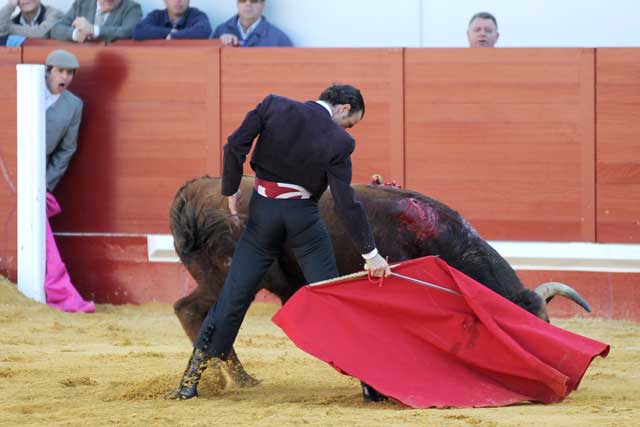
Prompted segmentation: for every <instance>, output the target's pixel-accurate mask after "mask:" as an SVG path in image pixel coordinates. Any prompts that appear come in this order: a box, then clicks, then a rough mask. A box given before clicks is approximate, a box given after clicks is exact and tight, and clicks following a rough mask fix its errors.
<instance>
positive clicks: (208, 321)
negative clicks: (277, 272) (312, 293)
mask: <svg viewBox="0 0 640 427" xmlns="http://www.w3.org/2000/svg"><path fill="white" fill-rule="evenodd" d="M364 112H365V105H364V99H363V97H362V95H361V93H360V91H359V90H358V89H356V88H354V87H353V86H349V85H332V86H330V87H329V88H327V89H326V90H325V91H324V92H322V94H320V98H319V100H318V101H308V102H298V101H294V100H291V99H288V98H284V97H281V96H276V95H268V96H267V97H266V98H264V99H263V100H262V102H260V103H259V104H258V105H257V107H256V108H255V109H254V110H252V111H250V112H249V113H248V114H247V115H246V117H245V118H244V121H243V122H242V124H241V125H240V127H239V128H238V129H237V130H236V131H235V132H233V134H231V136H229V138H228V142H227V144H226V145H225V146H224V160H223V177H222V194H223V195H224V196H228V203H229V210H230V211H231V214H233V215H237V209H238V203H239V198H240V194H239V193H238V187H239V185H240V180H241V178H242V170H243V169H242V168H243V164H244V161H245V158H246V156H247V154H248V153H249V151H250V150H251V147H252V145H253V141H254V139H255V138H256V137H257V136H259V138H258V141H257V143H256V145H255V149H254V152H253V156H252V158H251V167H252V168H253V170H254V171H255V173H256V179H255V186H254V191H253V193H252V195H251V199H250V202H249V217H248V222H247V226H246V229H245V231H244V232H243V234H242V236H241V237H240V240H239V242H238V245H237V247H236V250H235V253H234V255H233V259H232V262H231V267H230V269H229V273H228V275H227V278H226V281H225V284H224V287H223V289H222V292H221V294H220V296H219V298H218V300H217V303H216V304H214V305H213V306H212V307H211V308H210V309H209V312H208V314H207V317H206V318H205V320H204V322H203V323H202V327H201V328H200V332H199V335H198V337H197V339H196V341H195V344H194V347H195V348H194V350H193V353H192V355H191V358H190V360H189V363H188V365H187V369H186V370H185V372H184V375H183V378H182V380H181V381H180V384H179V386H178V388H177V389H176V390H175V391H173V392H172V393H171V394H170V395H169V396H168V397H169V398H173V399H190V398H192V397H195V396H197V386H198V382H199V381H200V378H201V376H202V373H203V372H204V371H205V369H206V368H207V365H208V363H209V361H210V360H211V359H213V358H217V359H222V360H226V359H227V357H228V355H229V352H230V351H231V348H232V345H233V342H234V340H235V339H236V336H237V334H238V330H239V329H240V325H241V323H242V321H243V319H244V316H245V314H246V312H247V310H248V308H249V305H250V304H251V302H252V301H253V298H254V296H255V294H256V292H257V288H258V285H259V283H260V281H261V280H262V278H263V277H264V275H265V274H266V273H267V271H268V270H269V268H270V267H271V265H272V263H273V262H274V260H275V259H276V258H277V257H278V256H279V254H280V253H281V251H282V250H283V248H284V246H285V244H286V245H287V246H288V247H289V248H290V249H291V250H292V251H293V253H294V254H295V256H296V259H297V261H298V264H299V265H300V267H301V269H302V271H303V273H304V276H305V279H306V280H307V281H308V282H309V283H314V282H319V281H322V280H327V279H333V278H335V277H337V276H338V269H337V267H336V261H335V257H334V253H333V247H332V244H331V239H330V237H329V234H328V233H327V230H326V228H325V225H324V223H323V221H322V218H321V217H320V212H319V209H318V200H319V199H320V197H321V196H322V194H323V193H324V191H325V190H326V189H327V186H329V188H330V189H331V193H332V194H333V198H334V200H335V204H336V210H337V213H338V214H339V215H340V217H341V218H342V220H343V223H344V225H345V228H346V229H347V230H350V232H351V238H352V239H353V242H354V243H355V244H356V245H357V247H358V248H359V250H360V253H361V254H362V256H363V258H364V260H365V262H366V265H367V267H368V269H369V270H370V272H371V274H372V275H374V276H378V277H379V276H388V275H389V274H390V269H389V265H388V264H387V262H386V261H385V259H384V258H383V257H382V256H381V255H380V254H379V253H378V251H377V249H376V245H375V242H374V239H373V236H372V233H371V230H370V227H369V223H368V220H367V217H366V213H365V211H364V209H363V207H362V205H361V204H360V202H359V201H358V200H357V199H356V197H355V193H354V191H353V189H352V188H351V153H352V152H353V150H354V149H355V141H354V139H353V138H352V137H351V135H349V133H347V132H346V131H345V129H347V128H351V127H352V126H354V125H355V124H356V123H358V122H359V121H360V120H361V119H362V117H363V115H364ZM362 387H363V396H364V399H365V400H366V401H370V400H381V399H383V398H384V397H383V396H381V395H380V394H379V393H378V392H377V391H376V390H375V389H373V388H372V387H370V386H368V385H366V384H364V383H363V384H362Z"/></svg>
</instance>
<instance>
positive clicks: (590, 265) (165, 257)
mask: <svg viewBox="0 0 640 427" xmlns="http://www.w3.org/2000/svg"><path fill="white" fill-rule="evenodd" d="M489 243H491V245H492V246H493V247H494V248H495V249H496V250H497V251H498V252H499V253H500V254H501V255H502V256H503V257H505V258H506V259H507V261H509V263H510V264H511V266H512V267H513V268H514V269H515V270H553V271H596V272H611V273H640V245H627V244H602V243H582V242H568V243H564V242H562V243H558V242H511V241H491V242H489ZM147 249H148V255H149V262H179V259H178V256H177V255H176V253H175V251H174V249H173V238H172V236H171V235H168V234H151V235H147Z"/></svg>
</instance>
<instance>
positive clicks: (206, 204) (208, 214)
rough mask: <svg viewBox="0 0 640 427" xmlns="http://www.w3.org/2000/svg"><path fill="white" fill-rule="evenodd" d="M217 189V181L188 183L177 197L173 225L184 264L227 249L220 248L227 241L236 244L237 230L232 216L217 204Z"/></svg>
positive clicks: (171, 211)
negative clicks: (235, 235) (215, 249)
mask: <svg viewBox="0 0 640 427" xmlns="http://www.w3.org/2000/svg"><path fill="white" fill-rule="evenodd" d="M214 187H215V186H214V180H213V178H210V177H202V178H197V179H194V180H191V181H188V182H187V183H185V184H184V185H183V186H182V187H181V188H180V189H179V190H178V191H177V193H176V195H175V197H174V200H173V204H172V205H171V210H170V212H169V221H170V227H171V234H172V235H173V243H174V247H175V250H176V253H177V254H178V257H180V260H181V261H182V262H183V263H184V262H186V261H188V260H189V259H191V258H192V257H194V256H195V255H197V254H199V253H201V252H202V251H203V250H211V249H212V248H214V247H224V246H226V245H220V243H222V242H223V241H224V240H228V241H229V242H230V243H231V242H233V241H234V234H236V231H237V227H235V225H234V222H233V221H232V219H231V215H230V214H229V212H228V211H227V210H226V209H222V208H221V207H220V206H219V203H216V200H215V198H214V197H213V195H214V194H215V192H214ZM213 242H217V243H218V244H217V245H212V243H213ZM212 255H213V254H212Z"/></svg>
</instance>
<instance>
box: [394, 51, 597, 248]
mask: <svg viewBox="0 0 640 427" xmlns="http://www.w3.org/2000/svg"><path fill="white" fill-rule="evenodd" d="M593 56H594V51H593V49H489V50H485V49H480V50H476V49H407V51H406V53H405V58H406V59H405V76H406V77H405V93H406V95H405V105H406V108H405V123H406V147H405V151H406V158H407V162H406V176H407V186H408V187H409V188H412V189H416V190H419V191H422V192H424V193H426V194H430V195H432V196H435V197H437V198H439V199H440V200H443V201H444V202H446V203H447V204H449V205H451V206H453V207H455V208H457V209H458V210H460V212H461V213H462V214H463V215H465V216H466V217H467V218H468V219H469V220H470V222H471V223H472V224H473V225H474V226H475V227H476V228H477V229H478V230H479V231H480V233H481V234H483V235H484V236H485V237H487V238H491V239H503V240H543V241H544V240H549V241H562V240H569V241H593V240H595V227H594V209H595V200H594V192H595V187H594V186H595V180H594V168H593V164H594V94H593V81H594V74H593Z"/></svg>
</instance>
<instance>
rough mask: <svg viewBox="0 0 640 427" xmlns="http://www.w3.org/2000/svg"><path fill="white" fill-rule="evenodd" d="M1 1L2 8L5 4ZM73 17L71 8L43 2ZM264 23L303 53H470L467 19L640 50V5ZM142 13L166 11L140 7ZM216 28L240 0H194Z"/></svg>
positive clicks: (462, 9)
mask: <svg viewBox="0 0 640 427" xmlns="http://www.w3.org/2000/svg"><path fill="white" fill-rule="evenodd" d="M0 1H2V0H0ZM43 1H44V2H45V4H47V3H48V4H51V5H54V6H56V7H58V8H59V9H61V10H63V11H65V12H66V11H67V9H69V7H70V5H71V0H43ZM266 1H267V5H266V9H265V15H266V16H267V18H268V19H269V20H271V22H273V23H274V24H276V25H277V26H279V27H280V28H281V29H282V30H284V31H285V32H286V33H287V34H288V35H289V37H290V38H291V39H292V41H293V42H294V44H295V45H297V46H302V47H393V46H401V47H421V46H422V47H465V46H467V41H466V34H465V32H466V28H467V23H468V20H469V18H470V17H471V16H472V15H473V14H474V13H476V12H479V11H480V10H485V11H488V12H491V13H493V14H494V15H495V16H496V18H497V19H498V25H499V31H500V34H501V36H500V40H499V41H498V46H502V47H609V46H640V30H639V29H638V24H637V20H638V18H639V17H640V1H638V0H520V1H514V0H483V1H482V2H479V1H477V0H320V1H313V0H266ZM140 3H141V4H142V8H143V12H144V13H145V14H147V13H148V12H150V11H151V10H152V9H155V8H162V7H164V3H163V2H162V1H161V0H140ZM191 5H192V6H194V7H197V8H199V9H201V10H203V11H205V12H206V13H207V14H208V15H209V19H210V20H211V24H212V26H213V27H215V26H216V25H218V24H220V23H221V22H223V21H225V20H226V19H228V18H229V17H230V16H231V15H233V14H234V13H235V11H236V2H235V0H215V1H212V0H192V2H191Z"/></svg>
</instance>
